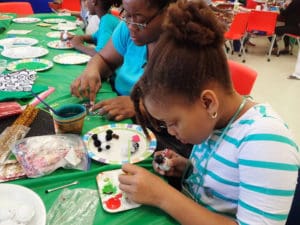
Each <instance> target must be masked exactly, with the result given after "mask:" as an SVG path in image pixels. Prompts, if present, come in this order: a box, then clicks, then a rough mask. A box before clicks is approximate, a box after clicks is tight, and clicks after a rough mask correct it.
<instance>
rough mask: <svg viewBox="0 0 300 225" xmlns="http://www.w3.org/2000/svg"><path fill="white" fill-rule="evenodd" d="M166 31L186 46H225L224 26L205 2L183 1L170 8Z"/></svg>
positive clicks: (165, 23)
mask: <svg viewBox="0 0 300 225" xmlns="http://www.w3.org/2000/svg"><path fill="white" fill-rule="evenodd" d="M163 27H164V30H165V31H166V32H167V34H169V35H171V36H172V38H173V39H175V40H176V41H178V42H182V44H184V45H193V46H194V45H198V46H199V47H205V46H207V45H220V44H223V42H224V41H223V40H224V37H223V34H224V26H223V25H221V23H220V22H219V21H218V19H217V18H216V16H215V15H214V13H213V12H212V10H211V9H210V8H209V6H208V5H207V4H206V3H205V2H204V1H187V0H182V1H178V2H177V3H174V4H171V5H170V6H169V8H168V13H167V16H166V20H165V22H164V26H163Z"/></svg>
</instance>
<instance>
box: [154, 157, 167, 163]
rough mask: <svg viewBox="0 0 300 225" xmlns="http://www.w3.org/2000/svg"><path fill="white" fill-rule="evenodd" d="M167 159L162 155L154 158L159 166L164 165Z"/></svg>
mask: <svg viewBox="0 0 300 225" xmlns="http://www.w3.org/2000/svg"><path fill="white" fill-rule="evenodd" d="M164 160H165V158H164V157H163V156H162V155H157V156H155V157H154V161H155V162H156V163H157V164H162V163H163V162H164Z"/></svg>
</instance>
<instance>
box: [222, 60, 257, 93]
mask: <svg viewBox="0 0 300 225" xmlns="http://www.w3.org/2000/svg"><path fill="white" fill-rule="evenodd" d="M228 66H229V71H230V74H231V81H232V83H233V87H234V89H235V90H236V91H237V92H238V93H239V94H241V95H250V93H251V90H252V88H253V86H254V83H255V80H256V77H257V72H256V71H255V70H253V69H251V68H250V67H248V66H246V65H244V64H241V63H238V62H235V61H232V60H228Z"/></svg>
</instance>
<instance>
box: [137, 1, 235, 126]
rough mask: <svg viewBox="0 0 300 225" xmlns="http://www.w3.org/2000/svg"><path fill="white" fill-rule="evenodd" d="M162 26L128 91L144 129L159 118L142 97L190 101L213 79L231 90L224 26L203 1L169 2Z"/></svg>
mask: <svg viewBox="0 0 300 225" xmlns="http://www.w3.org/2000/svg"><path fill="white" fill-rule="evenodd" d="M163 29H164V31H163V33H162V34H161V36H160V39H159V41H158V43H157V45H156V47H155V50H154V51H153V53H152V55H151V57H150V58H149V61H148V64H147V67H146V70H145V73H144V75H143V76H142V77H141V79H140V80H139V81H138V82H137V83H136V85H135V86H134V88H133V90H132V93H131V99H132V100H133V102H134V105H135V110H136V117H137V121H138V122H139V123H140V124H141V125H142V127H143V128H145V126H146V124H147V123H149V122H150V126H153V127H154V128H157V127H158V126H157V125H158V124H157V122H158V121H155V120H153V118H151V115H149V114H148V113H147V112H142V111H141V109H140V104H142V102H143V98H144V97H145V96H147V97H151V99H153V100H155V101H160V102H161V100H165V99H163V98H164V96H170V95H172V94H174V95H179V96H181V97H183V98H185V99H186V101H187V102H188V103H193V102H194V101H195V100H196V99H197V98H199V97H200V94H201V91H202V90H203V89H204V88H205V87H207V84H209V83H212V82H214V83H218V84H219V86H220V87H222V88H223V89H224V90H226V91H228V93H231V92H233V87H232V84H231V78H230V74H229V69H228V64H227V58H226V55H225V53H224V49H223V44H224V38H223V34H224V26H223V25H222V24H221V23H220V22H219V21H218V19H217V18H216V17H215V15H214V14H213V12H212V10H211V9H210V8H209V7H208V6H207V4H206V3H205V2H203V1H197V2H195V1H187V0H182V1H178V2H177V3H174V4H171V5H170V6H169V8H168V11H167V15H166V17H165V21H164V24H163ZM148 125H149V124H148ZM144 131H145V129H144Z"/></svg>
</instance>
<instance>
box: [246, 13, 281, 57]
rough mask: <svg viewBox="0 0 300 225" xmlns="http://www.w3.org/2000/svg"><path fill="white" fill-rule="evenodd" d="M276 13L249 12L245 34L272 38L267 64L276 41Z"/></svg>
mask: <svg viewBox="0 0 300 225" xmlns="http://www.w3.org/2000/svg"><path fill="white" fill-rule="evenodd" d="M277 16H278V13H276V12H272V11H257V10H253V11H251V12H250V15H249V19H248V25H247V33H248V34H250V35H251V36H256V37H272V41H271V44H270V48H269V52H268V62H269V61H270V56H271V52H272V49H273V45H274V42H275V39H276V34H275V26H276V22H277Z"/></svg>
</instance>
